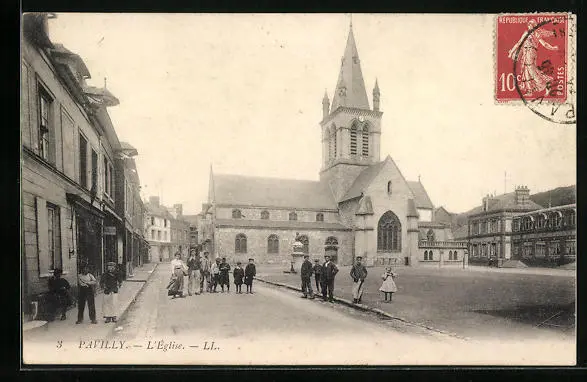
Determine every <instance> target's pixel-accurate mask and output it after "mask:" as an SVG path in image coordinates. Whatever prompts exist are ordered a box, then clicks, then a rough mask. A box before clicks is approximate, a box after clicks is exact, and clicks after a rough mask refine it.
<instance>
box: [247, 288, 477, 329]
mask: <svg viewBox="0 0 587 382" xmlns="http://www.w3.org/2000/svg"><path fill="white" fill-rule="evenodd" d="M254 279H255V280H258V281H260V282H263V283H266V284H269V285H274V286H278V287H281V288H286V289H290V290H293V291H296V292H301V291H302V289H301V288H296V287H293V286H291V285H287V284H282V283H277V282H274V281H267V280H263V279H260V278H257V277H255V278H254ZM334 301H335V302H337V303H339V304H341V305H346V306H348V307H351V308H353V309H356V310H360V311H363V312H368V313H374V314H376V315H378V316H381V317H385V318H389V319H392V320H397V321H401V322H403V323H405V324H408V325H412V326H417V327H419V328H424V329H427V330H430V331H433V332H436V333H440V334H444V335H447V336H450V337H455V338H458V339H461V340H470V338H468V337H463V336H460V335H458V334H455V333H451V332H447V331H445V330H440V329H436V328H433V327H431V326H428V325H424V324H418V323H415V322H411V321H408V320H406V319H405V318H401V317H397V316H393V315H391V314H389V313H387V312H385V311H383V310H381V309H378V308H373V307H370V306H368V305H364V304H355V303H353V302H352V301H350V300H347V299H345V298H340V297H334Z"/></svg>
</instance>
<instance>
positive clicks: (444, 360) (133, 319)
mask: <svg viewBox="0 0 587 382" xmlns="http://www.w3.org/2000/svg"><path fill="white" fill-rule="evenodd" d="M168 280H169V274H168V267H165V265H163V266H161V267H158V269H157V270H156V273H155V274H154V275H153V277H152V278H151V280H150V281H149V282H148V284H147V286H146V287H145V289H144V290H143V292H142V293H141V295H140V296H139V298H138V299H137V302H136V303H135V305H134V306H133V307H132V308H131V310H130V311H129V313H128V315H127V317H126V318H125V319H124V320H122V321H121V322H120V323H119V324H120V327H119V330H118V331H117V332H115V334H114V335H113V337H112V338H109V339H108V340H109V343H108V344H109V346H110V347H117V346H118V347H122V349H108V350H106V349H85V347H86V346H88V344H92V345H93V343H91V342H89V341H90V340H91V339H92V338H91V337H88V338H87V339H86V342H85V343H84V344H83V345H82V348H81V349H80V345H79V344H71V345H68V347H67V349H65V350H64V349H60V352H61V353H60V354H61V356H62V357H66V358H67V357H68V358H69V359H73V360H75V361H74V362H77V363H133V364H285V365H295V364H306V365H308V364H310V365H311V364H355V365H356V364H380V365H392V364H396V365H397V364H423V365H426V364H486V363H491V364H504V361H505V363H514V364H543V363H545V362H546V363H559V364H560V362H561V359H564V360H566V363H567V364H568V363H569V362H570V361H572V358H571V357H573V358H574V348H572V347H571V348H569V347H568V343H560V344H558V343H551V344H549V348H548V352H549V356H548V357H546V356H545V355H544V354H543V353H540V352H538V353H537V354H534V352H532V351H529V350H528V349H529V347H530V349H531V346H532V343H531V341H526V342H524V343H512V344H508V343H507V342H506V343H504V342H502V341H495V342H492V343H489V342H484V343H483V344H480V343H477V342H471V341H464V340H461V339H457V338H453V337H448V336H445V335H441V334H438V333H433V332H430V331H427V330H423V329H421V328H417V327H408V326H406V325H404V324H401V323H398V322H395V321H394V322H390V321H381V320H378V319H376V318H374V317H371V316H369V315H367V314H366V313H361V312H357V311H355V310H354V309H351V308H348V307H345V306H340V305H338V304H330V303H325V302H321V301H320V302H319V301H317V300H316V301H309V300H305V299H302V298H300V297H299V295H298V294H296V293H295V292H288V291H284V290H282V289H275V288H272V287H268V286H264V285H262V284H260V283H257V284H256V285H255V294H253V295H247V294H244V293H243V294H239V295H237V294H235V293H234V291H233V290H232V289H231V292H230V293H216V294H204V295H200V296H190V297H185V298H178V299H171V297H168V296H167V294H166V290H165V286H166V285H167V282H168ZM232 287H233V288H234V285H233V286H232ZM243 289H244V288H243ZM97 346H98V347H100V346H103V343H99V344H98V345H97ZM541 354H542V355H541ZM46 356H47V357H49V358H50V357H51V356H56V355H55V354H46ZM569 359H570V361H569ZM70 362H71V361H70Z"/></svg>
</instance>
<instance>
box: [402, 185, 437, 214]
mask: <svg viewBox="0 0 587 382" xmlns="http://www.w3.org/2000/svg"><path fill="white" fill-rule="evenodd" d="M408 186H409V187H410V189H411V190H412V193H413V194H414V197H415V200H414V201H415V202H416V207H417V208H434V205H433V204H432V200H430V197H429V196H428V193H427V192H426V189H425V188H424V186H423V185H422V183H420V182H419V181H418V182H408Z"/></svg>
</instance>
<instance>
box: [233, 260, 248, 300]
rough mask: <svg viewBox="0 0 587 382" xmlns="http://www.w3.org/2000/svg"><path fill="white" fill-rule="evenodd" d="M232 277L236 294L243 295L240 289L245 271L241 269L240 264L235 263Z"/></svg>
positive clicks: (238, 262)
mask: <svg viewBox="0 0 587 382" xmlns="http://www.w3.org/2000/svg"><path fill="white" fill-rule="evenodd" d="M232 277H233V278H234V285H236V293H238V294H241V293H243V292H242V290H241V288H242V287H243V278H244V277H245V271H244V270H243V268H242V267H241V262H240V261H237V262H236V267H235V268H234V270H233V271H232Z"/></svg>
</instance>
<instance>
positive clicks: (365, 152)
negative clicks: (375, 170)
mask: <svg viewBox="0 0 587 382" xmlns="http://www.w3.org/2000/svg"><path fill="white" fill-rule="evenodd" d="M361 138H362V141H363V146H362V149H361V154H362V155H363V156H364V157H366V156H369V127H368V126H367V125H365V127H363V134H362V136H361Z"/></svg>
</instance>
